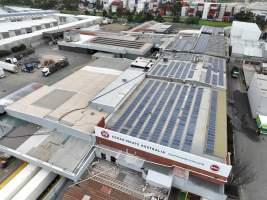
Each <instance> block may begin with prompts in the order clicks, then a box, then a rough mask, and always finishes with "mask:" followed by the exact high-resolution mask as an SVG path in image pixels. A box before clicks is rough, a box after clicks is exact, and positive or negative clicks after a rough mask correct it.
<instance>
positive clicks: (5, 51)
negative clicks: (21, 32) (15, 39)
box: [0, 50, 11, 58]
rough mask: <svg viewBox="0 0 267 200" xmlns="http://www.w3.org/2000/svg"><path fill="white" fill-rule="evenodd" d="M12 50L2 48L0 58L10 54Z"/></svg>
mask: <svg viewBox="0 0 267 200" xmlns="http://www.w3.org/2000/svg"><path fill="white" fill-rule="evenodd" d="M10 54H11V52H10V51H8V50H0V58H2V57H5V56H8V55H10Z"/></svg>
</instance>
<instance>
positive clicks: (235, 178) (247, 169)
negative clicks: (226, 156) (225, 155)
mask: <svg viewBox="0 0 267 200" xmlns="http://www.w3.org/2000/svg"><path fill="white" fill-rule="evenodd" d="M255 177H256V173H255V172H254V171H253V167H251V164H250V162H248V161H243V162H241V161H240V160H239V159H237V160H236V162H235V165H233V167H232V175H231V176H230V178H229V183H230V184H231V185H236V186H242V185H246V184H249V183H251V182H253V181H254V179H255Z"/></svg>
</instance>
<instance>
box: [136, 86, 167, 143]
mask: <svg viewBox="0 0 267 200" xmlns="http://www.w3.org/2000/svg"><path fill="white" fill-rule="evenodd" d="M170 90H171V85H168V87H167V89H166V90H165V91H164V93H163V96H162V97H161V98H160V99H159V103H158V104H157V107H156V109H155V110H154V111H153V113H152V115H151V117H150V119H149V121H148V122H147V124H146V126H145V128H144V130H143V133H142V134H141V136H140V138H141V139H147V138H148V136H149V133H150V131H151V130H152V127H153V124H154V123H155V122H156V120H157V118H158V117H159V115H160V112H161V111H162V109H163V107H164V104H165V103H166V102H167V99H168V98H169V96H170V94H171V93H170Z"/></svg>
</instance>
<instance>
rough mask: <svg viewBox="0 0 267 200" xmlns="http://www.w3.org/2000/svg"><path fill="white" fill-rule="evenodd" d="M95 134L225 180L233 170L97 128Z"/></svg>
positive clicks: (221, 164)
mask: <svg viewBox="0 0 267 200" xmlns="http://www.w3.org/2000/svg"><path fill="white" fill-rule="evenodd" d="M95 134H96V136H97V137H100V138H103V139H106V140H110V141H112V142H116V143H119V144H122V145H125V146H129V147H132V148H135V149H138V150H141V151H145V152H148V153H151V154H154V155H156V156H161V157H164V158H167V159H170V160H173V161H176V162H179V163H182V164H185V165H189V166H192V167H195V168H198V169H201V170H205V171H208V172H210V173H213V174H216V175H220V176H223V177H225V178H227V177H228V176H229V174H230V171H231V168H232V167H231V166H230V165H227V164H224V163H220V162H216V161H214V160H210V159H207V158H204V157H201V156H198V155H195V154H191V153H188V152H184V151H181V150H177V149H173V148H170V147H166V146H162V145H159V144H156V143H153V142H149V141H146V140H142V139H139V138H136V137H132V136H129V135H126V134H122V133H118V132H115V131H111V130H108V129H104V128H101V127H97V126H96V127H95Z"/></svg>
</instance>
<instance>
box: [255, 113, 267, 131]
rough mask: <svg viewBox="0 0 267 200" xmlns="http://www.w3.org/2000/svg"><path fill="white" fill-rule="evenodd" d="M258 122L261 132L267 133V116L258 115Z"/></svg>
mask: <svg viewBox="0 0 267 200" xmlns="http://www.w3.org/2000/svg"><path fill="white" fill-rule="evenodd" d="M256 123H257V127H258V131H259V133H260V134H264V135H267V116H264V115H258V116H257V117H256Z"/></svg>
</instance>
